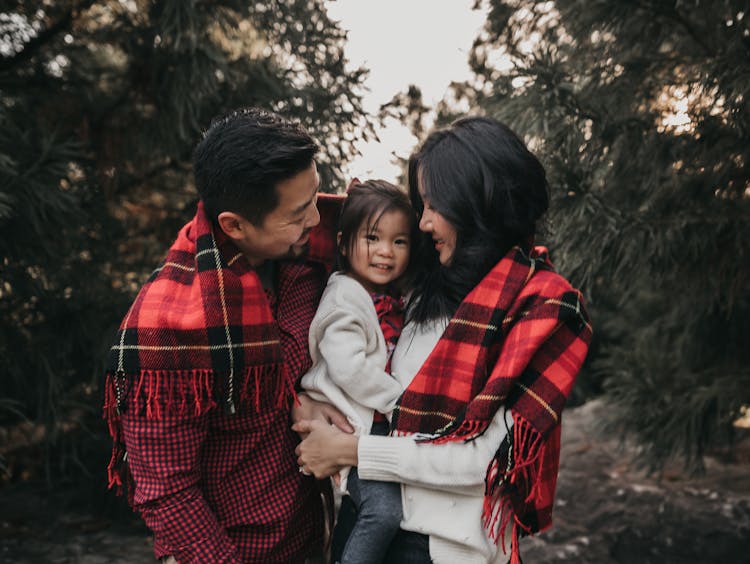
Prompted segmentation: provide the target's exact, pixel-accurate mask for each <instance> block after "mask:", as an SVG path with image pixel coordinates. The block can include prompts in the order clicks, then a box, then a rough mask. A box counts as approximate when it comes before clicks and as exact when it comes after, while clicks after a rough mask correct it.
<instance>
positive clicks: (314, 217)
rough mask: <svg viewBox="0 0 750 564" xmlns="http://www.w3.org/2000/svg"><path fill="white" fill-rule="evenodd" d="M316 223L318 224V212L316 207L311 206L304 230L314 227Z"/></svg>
mask: <svg viewBox="0 0 750 564" xmlns="http://www.w3.org/2000/svg"><path fill="white" fill-rule="evenodd" d="M318 223H320V212H319V211H318V206H317V205H315V204H313V205H312V206H310V212H309V213H308V214H307V221H306V222H305V228H308V227H315V226H316V225H317V224H318Z"/></svg>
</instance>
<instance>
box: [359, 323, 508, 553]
mask: <svg viewBox="0 0 750 564" xmlns="http://www.w3.org/2000/svg"><path fill="white" fill-rule="evenodd" d="M446 325H447V320H446V321H444V322H442V323H435V324H427V325H417V324H413V323H410V324H407V325H406V327H404V330H403V332H402V333H401V337H400V338H399V341H398V344H397V345H396V350H395V351H394V352H393V358H392V359H391V369H392V374H393V376H394V377H395V378H396V379H397V380H398V381H399V382H400V384H401V385H402V386H404V387H406V386H408V385H409V382H411V380H412V378H413V377H414V376H415V375H416V373H417V371H418V370H419V368H420V367H421V366H422V363H423V362H424V360H425V359H426V358H427V356H428V355H429V354H430V352H431V351H432V349H433V348H434V346H435V344H436V343H437V341H438V340H439V338H440V336H441V335H442V333H443V330H444V329H445V327H446ZM502 411H504V410H500V412H498V414H497V415H496V416H495V418H494V419H493V420H492V423H491V424H490V426H489V428H488V429H487V431H486V432H485V433H484V434H483V435H482V436H481V437H478V438H477V439H475V440H474V441H472V442H469V443H463V442H451V443H443V444H437V445H435V444H429V443H416V442H415V441H414V440H413V439H411V438H409V437H380V436H373V435H366V436H362V437H360V439H359V450H358V457H359V465H358V472H359V475H360V477H361V478H363V479H366V480H381V481H386V482H400V483H401V484H402V486H401V496H402V503H403V520H402V521H401V528H403V529H405V530H408V531H416V532H420V533H424V534H426V535H429V537H430V557H431V558H432V560H433V562H435V563H436V564H456V563H463V562H466V563H477V564H486V563H489V562H500V561H504V560H507V558H508V556H505V557H504V558H503V554H502V550H500V549H499V547H498V545H496V544H495V543H494V542H493V541H491V540H490V539H489V538H488V537H487V532H486V530H485V529H484V527H483V525H482V507H483V501H484V478H485V473H486V471H487V467H488V465H489V463H490V460H491V459H492V457H493V456H494V455H495V451H496V450H497V447H498V445H499V444H500V442H501V441H502V440H503V439H504V438H505V435H506V434H507V429H509V428H510V426H511V425H512V423H513V420H512V417H511V414H510V411H508V413H507V415H506V417H505V419H506V421H504V420H503V419H504V418H503V413H502ZM506 424H507V427H506Z"/></svg>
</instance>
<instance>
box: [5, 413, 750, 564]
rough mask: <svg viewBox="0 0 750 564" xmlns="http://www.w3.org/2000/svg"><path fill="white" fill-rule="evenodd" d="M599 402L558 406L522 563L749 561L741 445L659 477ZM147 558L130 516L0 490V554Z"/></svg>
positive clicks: (47, 558)
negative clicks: (550, 484)
mask: <svg viewBox="0 0 750 564" xmlns="http://www.w3.org/2000/svg"><path fill="white" fill-rule="evenodd" d="M602 409H606V406H603V405H602V404H601V403H599V402H589V403H587V404H586V405H584V406H582V407H579V408H576V409H570V410H568V411H566V418H565V422H564V425H563V429H564V431H563V451H562V464H561V470H560V477H559V482H558V484H559V486H558V500H557V505H556V509H555V515H554V517H555V524H554V526H553V528H552V529H551V530H549V531H547V532H545V533H544V534H542V535H539V536H537V537H534V538H527V539H523V541H522V555H523V560H524V562H525V563H526V564H529V563H535V562H545V563H547V562H550V563H557V562H576V563H596V564H610V563H631V562H633V563H636V562H637V563H639V564H648V563H657V562H658V563H670V564H671V563H675V564H681V563H712V564H713V563H721V564H725V563H738V564H739V563H747V562H750V448H748V447H747V446H744V447H742V448H743V449H744V450H742V451H740V453H739V454H740V456H739V457H738V458H739V460H740V461H741V462H734V463H728V462H726V461H723V462H722V461H719V460H716V459H708V460H707V464H706V468H707V471H706V474H705V475H703V476H702V477H698V478H696V477H689V476H687V475H685V474H683V473H681V472H680V471H679V469H669V470H668V472H666V473H665V474H664V476H665V477H663V478H662V479H661V480H659V479H656V478H654V477H646V476H645V475H644V474H643V473H642V472H640V471H639V470H638V469H637V468H636V466H635V465H634V464H633V463H632V459H633V450H632V448H631V449H628V448H625V449H622V448H620V446H619V445H618V442H617V441H616V440H615V439H606V440H605V439H603V438H602V437H601V436H599V435H598V433H597V432H596V430H597V428H598V427H599V425H598V422H599V421H601V418H600V413H601V410H602ZM41 562H45V563H76V564H78V563H80V564H105V563H117V564H124V563H131V562H153V556H152V553H151V548H150V541H149V535H148V532H147V531H146V530H145V529H144V528H143V526H142V525H141V524H140V523H139V522H138V521H137V520H136V519H134V518H133V519H124V520H120V521H117V522H110V521H106V520H102V519H101V518H97V517H95V516H93V515H89V514H86V513H81V512H80V511H71V510H68V509H63V510H61V509H60V503H59V502H56V501H55V500H52V499H50V498H49V496H48V495H46V494H45V493H44V492H43V491H42V490H38V489H37V490H35V489H34V488H33V487H12V488H5V489H2V490H0V564H6V563H8V564H10V563H14V564H16V563H17V564H27V563H29V564H30V563H41Z"/></svg>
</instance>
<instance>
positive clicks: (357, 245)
mask: <svg viewBox="0 0 750 564" xmlns="http://www.w3.org/2000/svg"><path fill="white" fill-rule="evenodd" d="M367 227H368V226H367V223H365V224H363V225H361V226H360V228H359V232H358V233H357V236H356V239H355V241H354V245H353V246H352V249H351V256H349V257H347V258H348V259H349V265H350V267H351V270H350V272H349V274H350V275H351V276H353V277H354V278H356V279H357V281H359V283H360V284H362V285H363V286H364V287H365V288H366V289H367V290H368V291H370V292H381V291H383V290H384V289H385V287H386V286H388V284H390V283H391V282H393V281H395V280H396V279H397V278H398V277H399V276H401V275H402V274H403V273H404V272H405V271H406V267H407V266H408V264H409V247H410V246H411V241H410V239H409V218H408V217H407V216H406V214H405V213H404V212H403V211H401V210H391V211H387V212H385V213H384V214H383V215H381V216H380V220H379V221H378V223H377V225H376V226H371V229H370V230H369V231H368V230H367Z"/></svg>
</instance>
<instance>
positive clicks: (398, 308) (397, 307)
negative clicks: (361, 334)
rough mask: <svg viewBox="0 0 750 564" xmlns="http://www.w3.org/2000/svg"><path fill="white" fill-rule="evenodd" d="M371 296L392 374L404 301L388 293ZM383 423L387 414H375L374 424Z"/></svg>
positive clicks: (388, 369)
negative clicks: (392, 362)
mask: <svg viewBox="0 0 750 564" xmlns="http://www.w3.org/2000/svg"><path fill="white" fill-rule="evenodd" d="M370 296H371V297H372V304H373V305H374V306H375V313H376V314H377V316H378V322H379V323H380V330H381V331H382V332H383V337H384V338H385V348H386V361H385V371H386V372H390V371H391V358H392V357H393V351H394V349H395V348H396V343H397V342H398V338H399V337H400V336H401V331H402V330H403V328H404V300H403V298H395V297H393V296H391V295H390V294H386V293H382V294H381V293H371V294H370ZM383 422H386V423H387V422H388V418H387V417H386V416H385V414H383V413H380V412H379V411H376V412H375V413H374V414H373V423H383Z"/></svg>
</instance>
